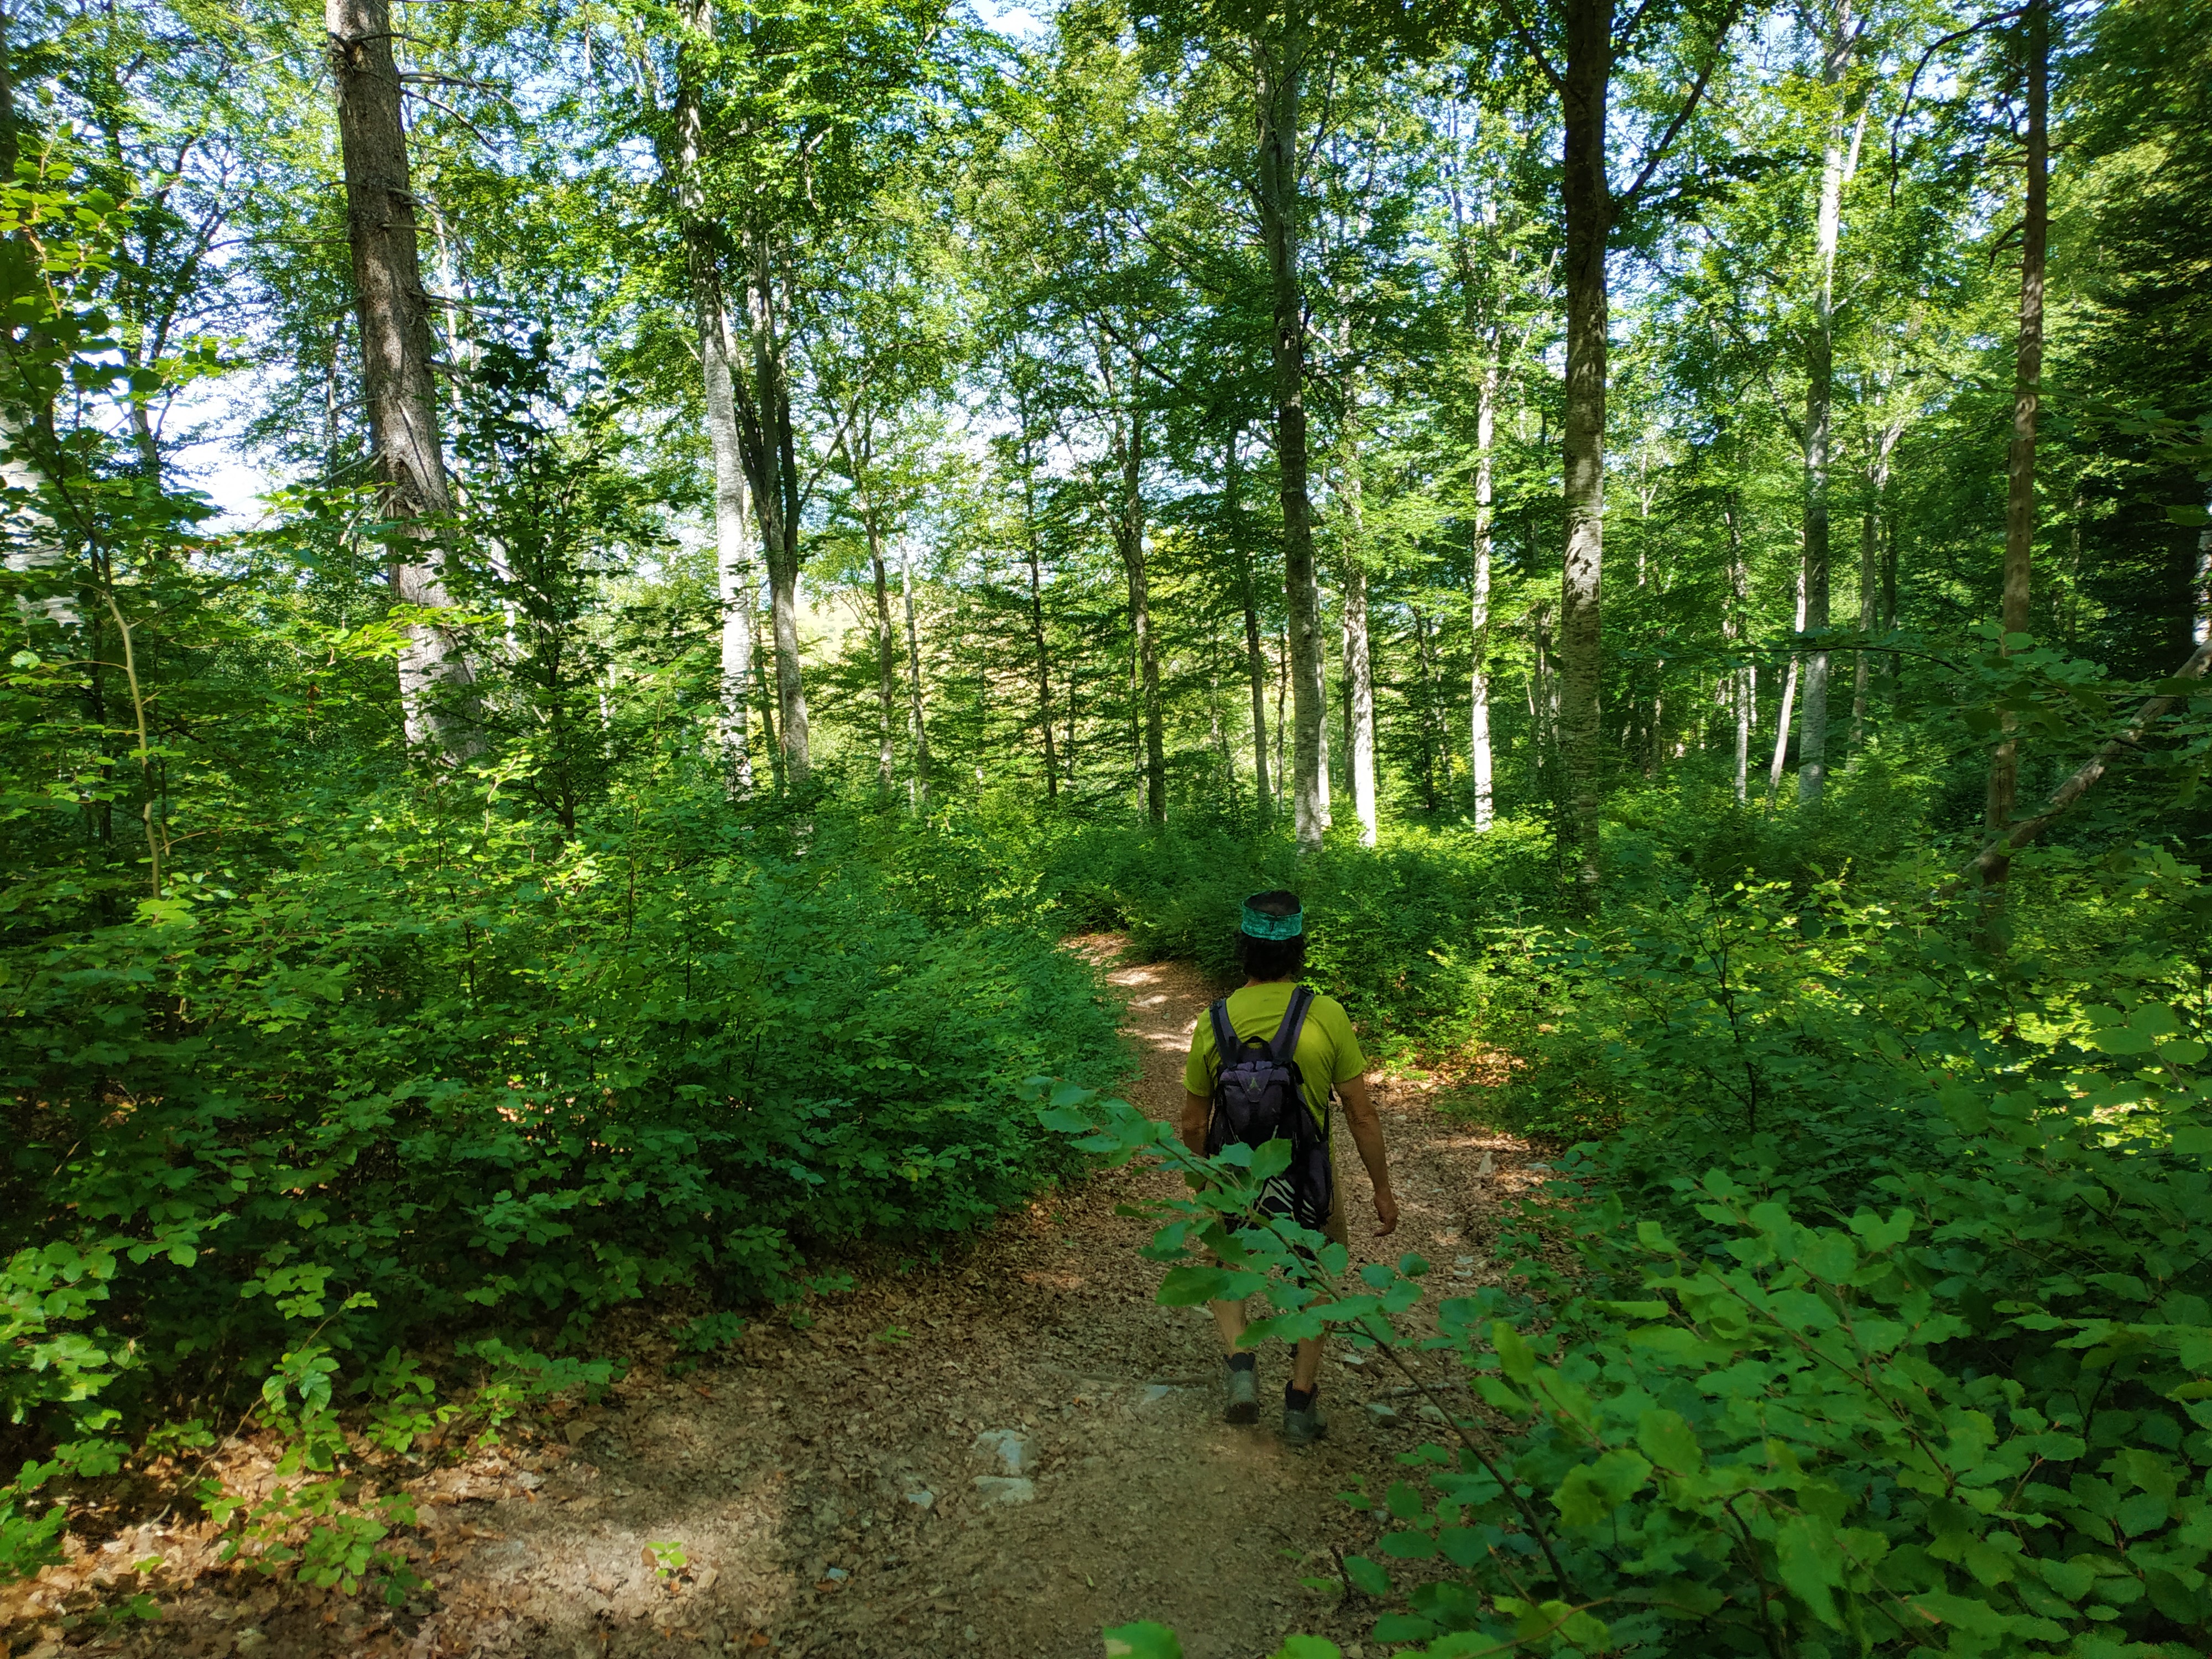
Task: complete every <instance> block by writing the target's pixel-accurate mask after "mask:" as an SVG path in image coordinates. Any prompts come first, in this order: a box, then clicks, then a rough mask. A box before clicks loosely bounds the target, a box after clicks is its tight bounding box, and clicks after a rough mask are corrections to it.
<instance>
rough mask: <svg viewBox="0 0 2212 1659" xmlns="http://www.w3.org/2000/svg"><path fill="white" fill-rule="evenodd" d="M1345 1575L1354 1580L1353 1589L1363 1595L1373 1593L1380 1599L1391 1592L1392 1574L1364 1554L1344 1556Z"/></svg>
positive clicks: (1372, 1594)
mask: <svg viewBox="0 0 2212 1659" xmlns="http://www.w3.org/2000/svg"><path fill="white" fill-rule="evenodd" d="M1344 1576H1345V1577H1346V1578H1349V1579H1350V1580H1351V1581H1352V1589H1356V1590H1358V1592H1359V1593H1360V1594H1361V1595H1371V1596H1373V1597H1375V1598H1376V1600H1377V1601H1380V1600H1382V1599H1383V1597H1384V1596H1386V1595H1389V1594H1390V1575H1389V1573H1387V1572H1385V1571H1383V1569H1382V1568H1381V1567H1380V1566H1378V1565H1376V1564H1375V1563H1374V1562H1372V1561H1370V1560H1369V1559H1367V1558H1366V1557H1365V1556H1364V1555H1347V1556H1346V1557H1345V1558H1344Z"/></svg>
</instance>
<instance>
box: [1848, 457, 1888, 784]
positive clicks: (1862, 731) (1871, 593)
mask: <svg viewBox="0 0 2212 1659" xmlns="http://www.w3.org/2000/svg"><path fill="white" fill-rule="evenodd" d="M1868 483H1869V493H1868V497H1867V504H1866V510H1865V511H1864V512H1863V513H1860V514H1859V633H1860V635H1861V636H1862V637H1863V638H1864V639H1871V638H1873V637H1874V612H1875V587H1876V584H1877V583H1878V582H1879V580H1881V579H1880V577H1879V575H1878V574H1877V573H1876V571H1875V562H1876V561H1875V554H1876V552H1877V548H1876V546H1875V538H1876V534H1877V532H1876V528H1875V526H1876V522H1877V520H1876V519H1875V502H1874V495H1873V492H1872V488H1871V486H1872V483H1873V480H1872V479H1871V478H1869V480H1868ZM1871 654H1872V653H1869V651H1868V650H1867V649H1866V647H1864V646H1863V645H1862V646H1861V647H1859V650H1858V652H1857V656H1858V661H1857V663H1856V664H1855V665H1853V667H1852V669H1851V757H1852V758H1853V759H1854V760H1856V759H1857V757H1858V756H1859V753H1860V751H1861V750H1863V749H1865V747H1866V717H1867V690H1868V688H1869V686H1870V685H1871V684H1873V671H1872V669H1871V667H1870V666H1869V662H1868V659H1869V656H1870V655H1871Z"/></svg>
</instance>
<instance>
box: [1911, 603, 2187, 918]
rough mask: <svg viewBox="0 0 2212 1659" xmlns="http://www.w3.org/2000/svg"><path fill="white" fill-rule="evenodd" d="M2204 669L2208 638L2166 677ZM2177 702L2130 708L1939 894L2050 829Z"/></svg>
mask: <svg viewBox="0 0 2212 1659" xmlns="http://www.w3.org/2000/svg"><path fill="white" fill-rule="evenodd" d="M2207 668H2212V640H2208V641H2205V642H2204V643H2203V645H2200V646H2198V647H2197V649H2196V650H2195V651H2193V652H2191V653H2190V656H2189V660H2188V661H2186V662H2185V663H2183V664H2182V665H2181V666H2180V667H2179V669H2177V670H2175V671H2174V673H2173V676H2172V678H2175V679H2177V680H2201V679H2203V678H2204V671H2205V670H2206V669H2207ZM2181 701H2182V696H2181V694H2179V693H2163V694H2161V695H2160V696H2155V697H2153V698H2152V699H2151V700H2150V701H2149V702H2146V703H2145V704H2143V706H2142V708H2138V709H2137V710H2136V716H2135V718H2134V719H2133V720H2130V721H2129V722H2128V724H2127V726H2125V728H2124V729H2123V730H2122V731H2121V732H2120V733H2119V734H2118V736H2117V737H2115V738H2112V740H2111V741H2110V742H2108V743H2106V744H2105V745H2104V746H2103V747H2102V748H2100V749H2099V750H2097V752H2096V753H2095V754H2093V755H2092V756H2090V757H2089V758H2088V759H2087V761H2086V762H2084V763H2082V765H2081V769H2080V770H2078V771H2076V772H2075V774H2074V775H2073V776H2071V777H2069V778H2068V779H2067V780H2066V781H2065V782H2063V783H2062V784H2060V785H2059V786H2058V787H2057V788H2056V789H2054V790H2052V791H2051V799H2050V800H2049V801H2048V802H2047V803H2046V804H2045V806H2044V809H2043V811H2040V812H2039V813H2037V814H2036V815H2035V816H2034V817H2032V818H2023V819H2021V822H2019V823H2015V824H2014V825H2013V826H2012V827H2011V828H2010V829H2007V830H2006V831H2005V832H2004V833H2003V834H2002V835H2000V836H1997V837H1996V839H1994V840H1993V841H1991V842H1990V843H1989V844H1988V845H1987V846H1985V847H1984V848H1982V850H1981V851H1980V852H1978V853H1977V854H1974V856H1973V858H1972V860H1969V861H1968V863H1967V864H1966V867H1965V868H1964V869H1962V870H1960V872H1959V873H1958V874H1957V875H1955V876H1954V877H1952V878H1951V879H1950V880H1949V881H1948V882H1946V883H1945V884H1943V887H1942V895H1943V896H1945V897H1947V898H1948V897H1949V896H1951V895H1952V894H1954V893H1955V892H1957V891H1958V890H1960V888H1962V887H1964V886H1966V884H1967V883H1969V882H1972V881H1979V880H1981V879H1983V878H1986V877H1987V876H1988V875H1989V874H1990V872H1992V871H1994V870H1996V868H1998V867H1999V866H2001V865H2002V864H2003V863H2004V862H2005V860H2008V859H2009V858H2010V857H2011V856H2012V855H2013V854H2014V853H2015V852H2017V851H2018V850H2019V849H2020V848H2023V847H2025V846H2027V844H2028V842H2032V841H2033V840H2034V839H2035V838H2036V837H2037V836H2039V835H2041V834H2042V833H2043V832H2044V830H2045V829H2048V828H2049V827H2050V825H2051V820H2052V819H2054V818H2056V817H2058V815H2059V814H2060V813H2062V812H2063V811H2066V809H2067V808H2068V807H2069V806H2071V805H2074V803H2075V801H2077V800H2079V799H2081V797H2082V796H2084V795H2086V794H2087V793H2089V790H2090V788H2091V787H2093V785H2094V784H2095V783H2096V781H2098V780H2099V779H2100V778H2101V777H2103V776H2104V775H2105V771H2106V768H2108V767H2109V766H2111V765H2112V763H2113V762H2114V761H2116V760H2118V758H2119V757H2121V756H2122V755H2124V754H2125V753H2126V752H2127V751H2128V750H2130V749H2133V748H2135V747H2136V746H2137V744H2140V743H2141V742H2142V736H2143V733H2144V732H2148V730H2149V729H2150V728H2151V726H2153V725H2154V724H2155V723H2156V722H2157V721H2158V720H2160V719H2161V718H2162V717H2163V716H2164V715H2166V714H2167V713H2168V712H2170V711H2171V710H2172V708H2174V706H2175V705H2176V704H2178V703H2179V702H2181Z"/></svg>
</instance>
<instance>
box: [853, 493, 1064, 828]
mask: <svg viewBox="0 0 2212 1659" xmlns="http://www.w3.org/2000/svg"><path fill="white" fill-rule="evenodd" d="M866 525H867V531H868V568H869V570H870V572H871V574H872V575H873V576H874V578H875V585H876V787H877V788H878V790H880V791H881V792H882V793H884V794H885V795H888V794H890V792H891V775H892V773H893V772H895V771H896V770H897V768H898V745H897V744H896V742H895V741H894V739H893V736H892V733H893V732H894V730H895V729H896V728H895V722H894V720H893V717H892V714H891V709H892V707H893V705H894V704H896V702H897V701H898V666H897V665H898V634H897V630H896V629H894V628H893V627H892V626H891V596H890V573H889V572H888V571H886V570H885V569H884V544H883V535H882V529H881V526H878V524H877V523H876V515H875V513H873V512H872V511H871V512H869V513H868V514H867V515H866ZM1051 741H1052V736H1051V733H1050V732H1047V733H1046V734H1045V742H1046V744H1047V745H1048V746H1049V744H1051Z"/></svg>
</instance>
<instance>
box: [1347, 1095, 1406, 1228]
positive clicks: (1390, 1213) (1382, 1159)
mask: <svg viewBox="0 0 2212 1659" xmlns="http://www.w3.org/2000/svg"><path fill="white" fill-rule="evenodd" d="M1336 1092H1337V1094H1338V1095H1339V1096H1340V1097H1341V1098H1342V1099H1343V1101H1344V1121H1345V1122H1346V1125H1347V1126H1348V1127H1350V1129H1351V1130H1352V1145H1353V1146H1357V1147H1358V1148H1359V1161H1360V1162H1361V1163H1362V1164H1365V1165H1366V1166H1367V1178H1368V1179H1369V1180H1370V1181H1371V1182H1374V1183H1375V1220H1376V1229H1375V1236H1376V1237H1377V1238H1386V1237H1389V1235H1390V1234H1392V1233H1394V1232H1395V1231H1397V1230H1398V1199H1397V1195H1396V1194H1395V1193H1393V1192H1392V1191H1391V1190H1390V1157H1389V1153H1388V1152H1385V1151H1384V1150H1383V1119H1382V1116H1381V1115H1380V1114H1378V1113H1377V1112H1376V1109H1375V1097H1373V1096H1372V1095H1370V1094H1369V1093H1368V1092H1367V1079H1365V1078H1364V1077H1355V1078H1352V1079H1348V1080H1347V1081H1346V1082H1343V1083H1340V1084H1338V1085H1336Z"/></svg>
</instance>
